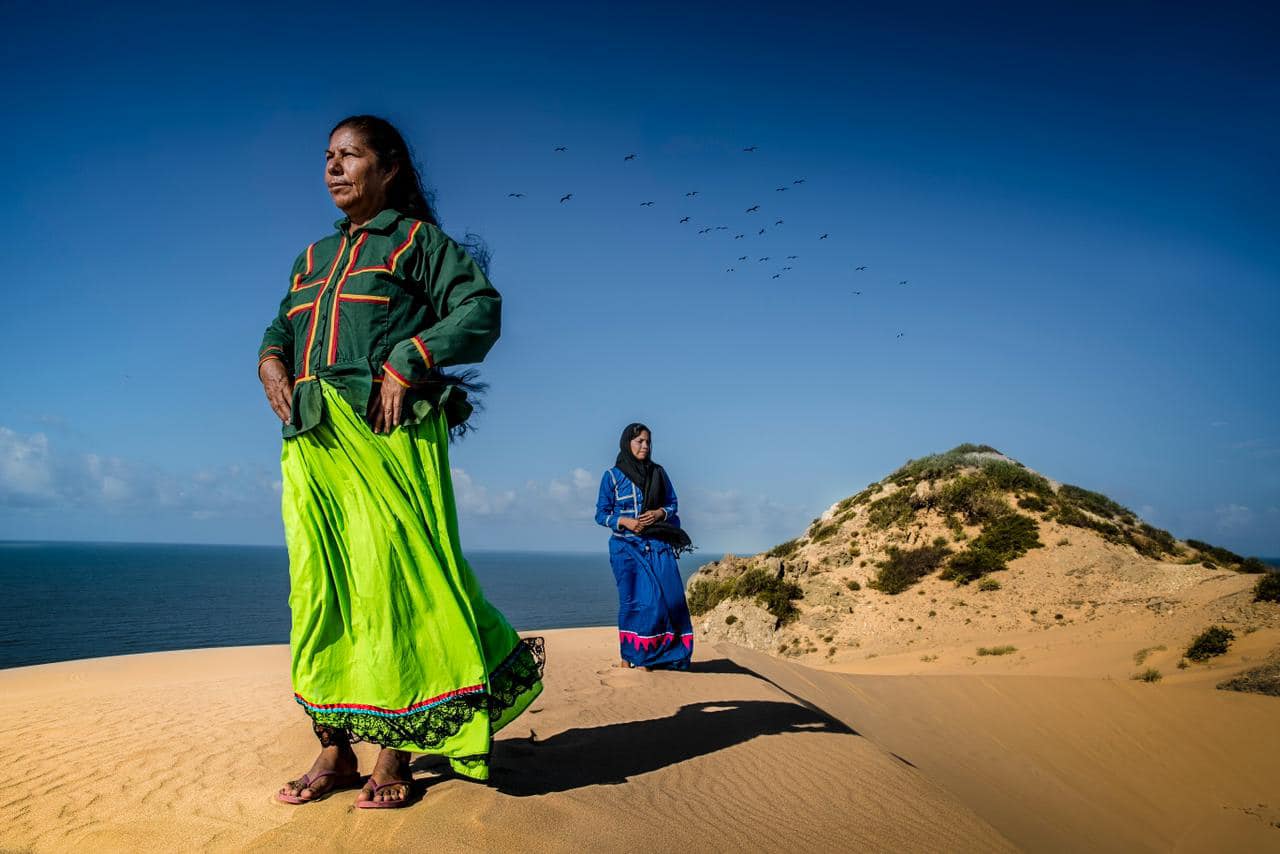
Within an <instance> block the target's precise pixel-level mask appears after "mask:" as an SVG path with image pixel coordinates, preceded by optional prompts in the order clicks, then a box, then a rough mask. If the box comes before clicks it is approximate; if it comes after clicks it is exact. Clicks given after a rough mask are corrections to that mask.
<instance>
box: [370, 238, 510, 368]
mask: <svg viewBox="0 0 1280 854" xmlns="http://www.w3.org/2000/svg"><path fill="white" fill-rule="evenodd" d="M423 231H424V232H426V233H427V234H428V237H427V238H426V239H427V241H428V243H427V246H426V248H425V250H424V251H423V252H422V253H420V254H419V256H418V259H417V262H416V263H415V264H414V265H413V268H412V270H411V274H412V275H413V277H414V278H415V279H416V280H417V281H418V282H420V283H421V284H422V286H423V290H424V293H425V296H426V299H427V301H428V302H429V303H430V304H431V307H432V309H433V310H434V312H435V315H436V317H438V318H440V319H439V320H438V321H437V322H435V323H434V324H432V325H431V326H429V327H427V328H426V329H421V330H418V331H417V332H416V333H415V334H414V335H412V336H410V337H408V338H406V339H404V340H403V341H400V342H398V343H396V345H395V346H394V347H392V349H391V355H390V356H388V357H387V361H386V364H385V365H384V366H383V367H384V368H386V369H388V370H387V373H388V374H389V375H390V376H391V377H393V378H394V379H396V380H397V381H399V382H400V384H401V385H412V384H415V383H418V382H421V381H423V380H424V379H426V378H427V375H428V372H429V371H430V370H431V368H433V367H446V366H448V365H464V364H470V363H474V362H479V361H481V360H482V359H483V358H484V357H485V355H486V354H487V353H488V352H489V349H490V348H491V347H493V344H494V342H495V341H497V340H498V336H499V334H501V326H502V297H501V295H500V294H499V293H498V291H497V290H496V289H495V288H494V287H493V285H492V284H491V283H490V282H489V279H488V277H486V276H485V274H484V271H483V270H481V269H480V266H479V265H478V264H476V262H475V260H474V259H473V258H472V257H471V256H470V255H468V254H467V251H466V250H465V249H463V248H462V247H461V246H459V245H458V243H457V242H456V241H454V240H453V238H451V237H449V236H448V235H446V234H444V233H443V232H441V231H439V230H438V229H434V228H424V229H423Z"/></svg>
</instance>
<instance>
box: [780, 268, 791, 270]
mask: <svg viewBox="0 0 1280 854" xmlns="http://www.w3.org/2000/svg"><path fill="white" fill-rule="evenodd" d="M782 269H783V270H790V269H791V268H790V267H783V268H782Z"/></svg>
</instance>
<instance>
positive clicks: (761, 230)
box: [756, 228, 764, 235]
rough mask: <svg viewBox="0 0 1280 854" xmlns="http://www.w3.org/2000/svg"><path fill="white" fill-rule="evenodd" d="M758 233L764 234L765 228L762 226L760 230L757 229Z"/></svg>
mask: <svg viewBox="0 0 1280 854" xmlns="http://www.w3.org/2000/svg"><path fill="white" fill-rule="evenodd" d="M756 234H757V235H759V234H764V229H763V228H762V229H760V230H759V231H757V232H756Z"/></svg>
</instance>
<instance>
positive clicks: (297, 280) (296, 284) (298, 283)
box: [292, 238, 346, 291]
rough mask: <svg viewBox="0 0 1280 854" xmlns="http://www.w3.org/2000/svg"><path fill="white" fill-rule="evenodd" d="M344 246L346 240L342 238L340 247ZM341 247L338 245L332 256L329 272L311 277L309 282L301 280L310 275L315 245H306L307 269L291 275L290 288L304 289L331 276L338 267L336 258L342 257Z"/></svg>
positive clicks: (325, 280)
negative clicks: (291, 283)
mask: <svg viewBox="0 0 1280 854" xmlns="http://www.w3.org/2000/svg"><path fill="white" fill-rule="evenodd" d="M345 246H346V242H345V238H344V242H343V244H342V247H345ZM342 247H339V249H338V251H337V253H336V254H335V255H334V256H333V264H332V265H330V267H329V272H327V273H325V274H324V275H323V276H321V277H320V278H318V279H313V280H312V281H310V282H304V281H302V280H303V279H305V278H306V277H307V276H310V275H311V272H312V270H313V269H314V264H315V258H316V245H315V244H314V243H312V244H311V245H310V246H308V247H307V269H306V270H304V271H303V272H301V273H299V274H298V275H296V276H294V277H293V288H292V290H295V291H305V290H306V289H307V288H314V287H315V286H316V285H318V284H320V283H321V282H327V281H329V279H330V278H332V277H333V271H334V270H335V269H337V267H338V259H339V258H341V257H342Z"/></svg>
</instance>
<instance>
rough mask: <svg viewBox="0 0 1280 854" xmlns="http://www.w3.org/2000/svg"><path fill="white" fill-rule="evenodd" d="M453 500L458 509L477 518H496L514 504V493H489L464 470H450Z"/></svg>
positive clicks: (508, 491) (506, 491) (507, 491)
mask: <svg viewBox="0 0 1280 854" xmlns="http://www.w3.org/2000/svg"><path fill="white" fill-rule="evenodd" d="M449 471H450V473H451V474H452V475H453V498H454V501H455V502H457V505H458V509H459V511H461V512H464V513H474V514H475V515H477V516H496V515H499V514H501V513H504V512H506V511H507V510H508V509H509V508H510V507H511V506H512V505H513V504H514V503H515V497H516V496H515V492H513V491H512V490H504V491H500V492H490V491H489V490H488V489H486V488H485V487H483V486H481V485H480V484H478V483H476V482H475V481H474V480H473V479H472V477H471V475H469V474H467V472H466V471H465V470H464V469H460V468H451V469H450V470H449Z"/></svg>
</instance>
